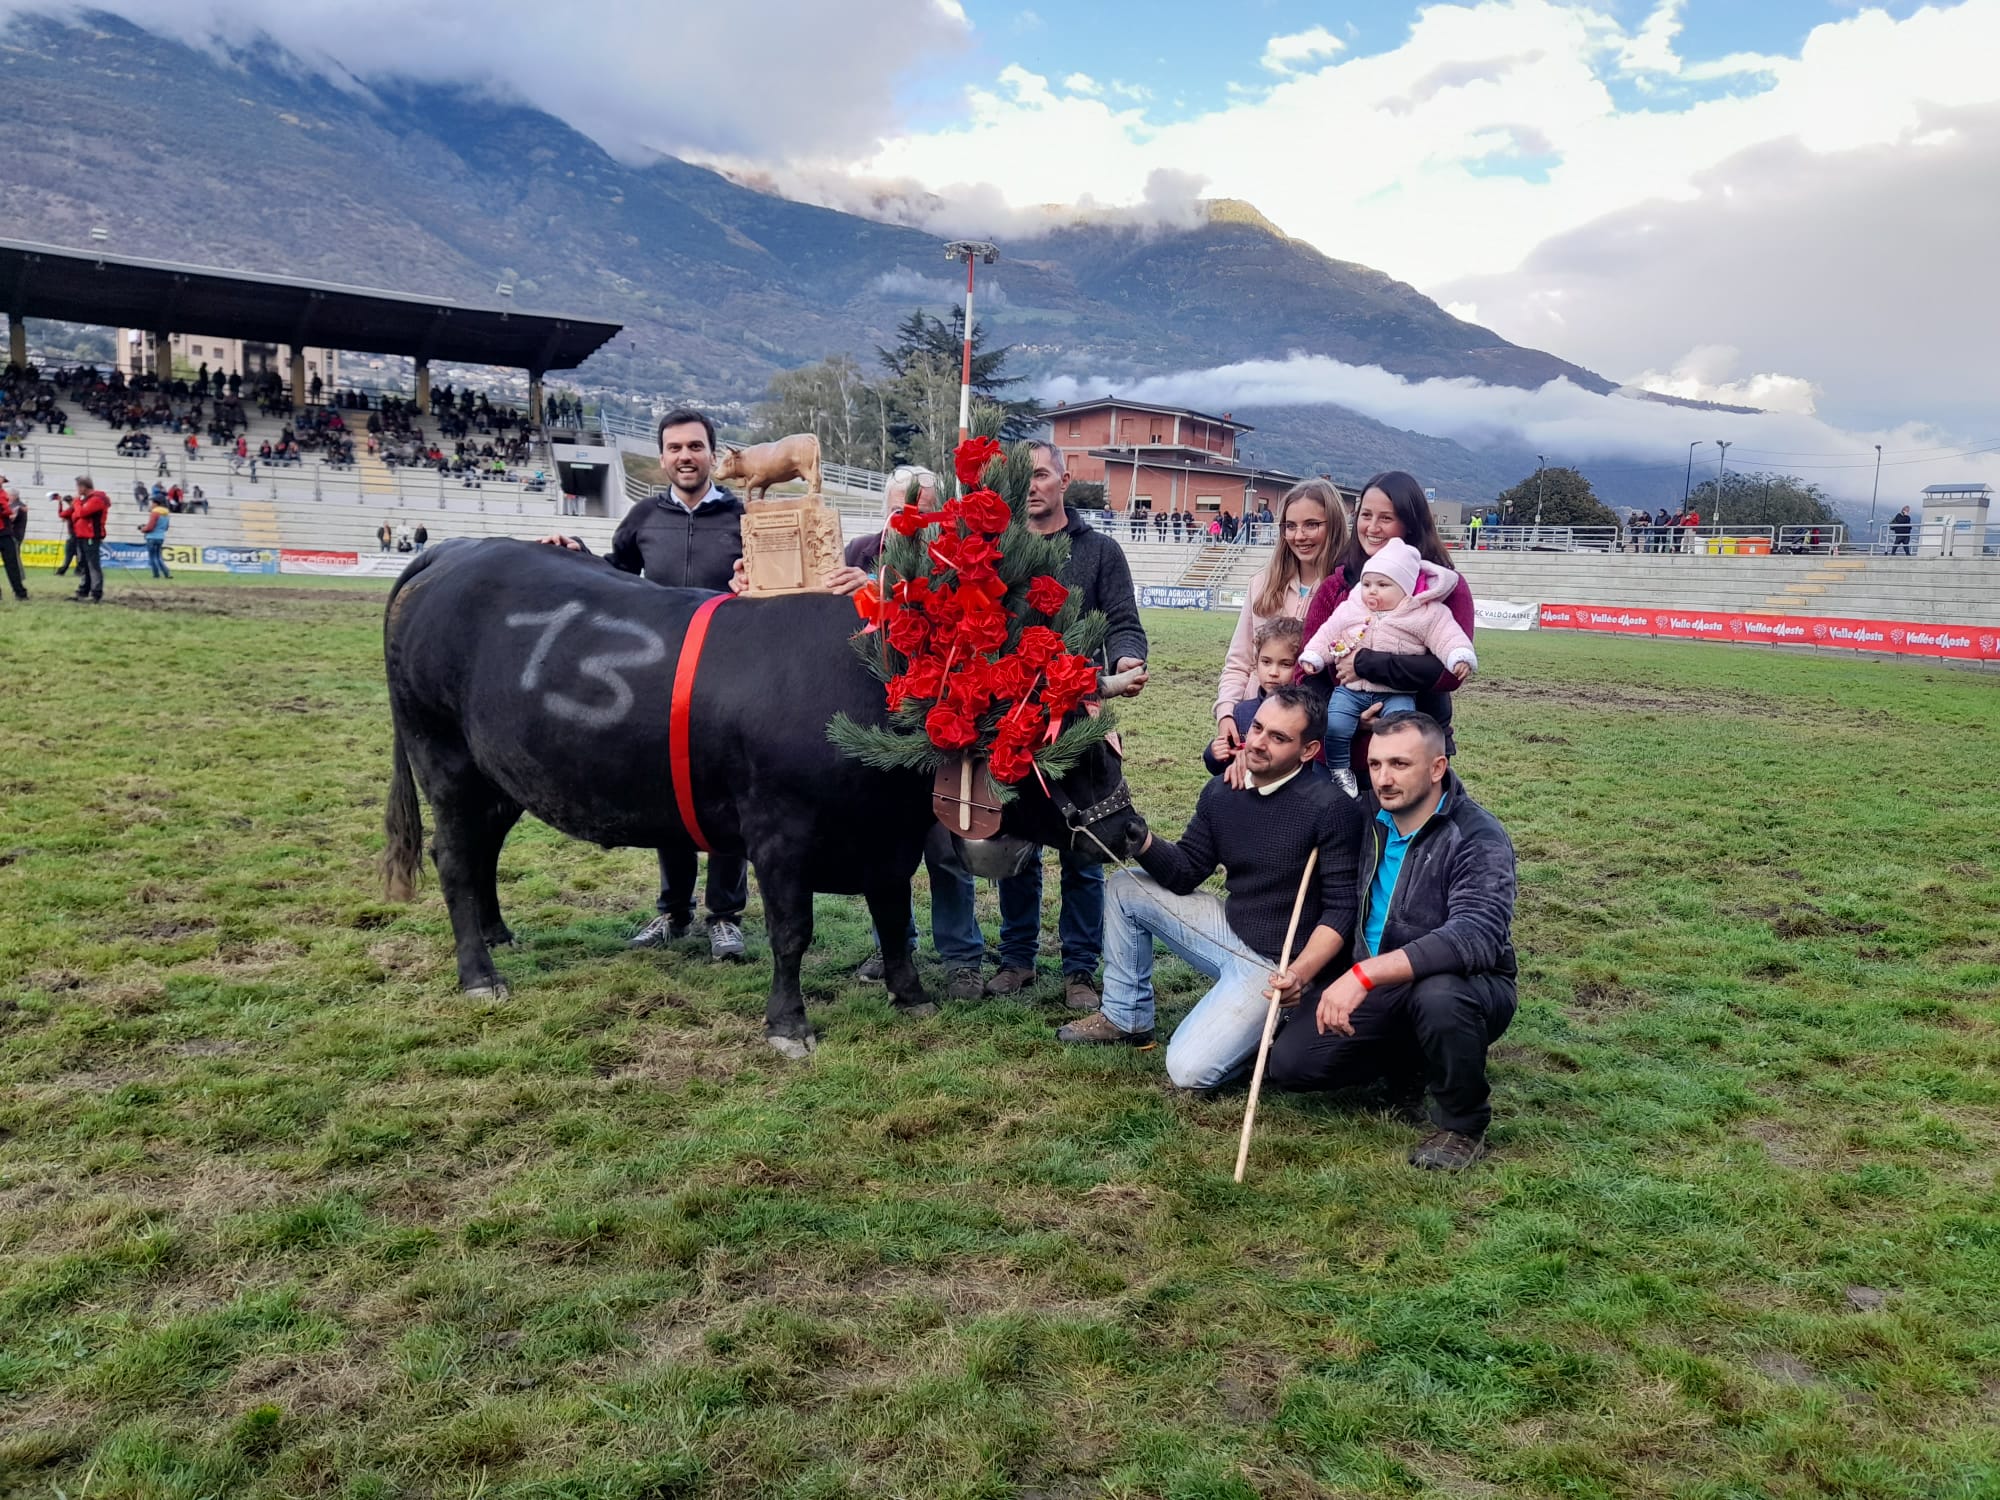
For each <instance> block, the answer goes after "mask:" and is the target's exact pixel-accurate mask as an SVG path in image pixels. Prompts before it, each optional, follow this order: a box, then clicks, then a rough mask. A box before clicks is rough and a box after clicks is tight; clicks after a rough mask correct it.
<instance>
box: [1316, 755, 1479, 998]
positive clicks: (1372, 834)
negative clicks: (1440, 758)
mask: <svg viewBox="0 0 2000 1500" xmlns="http://www.w3.org/2000/svg"><path fill="white" fill-rule="evenodd" d="M1387 838H1388V830H1387V829H1385V828H1384V827H1383V826H1382V824H1381V823H1380V821H1378V820H1377V819H1376V818H1374V817H1373V816H1372V815H1371V816H1370V818H1369V821H1368V830H1367V835H1366V837H1364V838H1363V839H1362V841H1361V868H1360V869H1359V870H1358V871H1357V872H1356V875H1355V880H1356V884H1357V886H1358V889H1359V893H1360V894H1359V900H1358V901H1357V903H1356V912H1355V918H1354V948H1355V952H1356V955H1357V956H1358V957H1363V958H1366V957H1372V956H1373V955H1372V954H1371V953H1368V952H1366V951H1364V950H1366V948H1367V944H1368V936H1367V934H1368V898H1369V895H1370V892H1371V890H1372V888H1373V886H1374V884H1375V867H1376V865H1377V864H1378V863H1379V862H1380V860H1381V858H1382V850H1383V848H1384V847H1385V844H1386V841H1387ZM1513 920H1514V844H1513V841H1512V840H1511V839H1509V838H1508V837H1507V830H1506V829H1504V828H1502V827H1501V826H1500V820H1499V819H1498V818H1496V817H1494V816H1493V814H1491V813H1490V812H1488V811H1487V810H1486V809H1485V808H1483V807H1481V806H1480V805H1479V804H1478V803H1477V802H1474V801H1473V800H1472V798H1471V797H1470V796H1469V795H1468V794H1467V792H1466V790H1465V783H1464V782H1462V781H1460V780H1459V779H1458V774H1457V772H1455V771H1447V772H1446V773H1445V804H1444V808H1443V810H1442V811H1440V812H1438V813H1436V814H1434V815H1433V816H1432V817H1431V820H1430V821H1429V822H1428V823H1426V824H1424V826H1423V827H1422V829H1420V830H1419V831H1418V833H1417V836H1416V838H1414V839H1413V840H1411V842H1410V847H1409V848H1408V849H1407V850H1406V851H1404V854H1403V868H1402V871H1401V873H1400V874H1399V875H1398V876H1397V878H1396V889H1395V891H1394V892H1393V893H1392V894H1391V895H1390V897H1389V920H1388V922H1387V923H1386V924H1384V926H1383V928H1382V946H1381V950H1380V951H1381V952H1384V953H1393V952H1394V951H1395V950H1396V949H1398V948H1401V949H1402V950H1403V952H1404V953H1405V955H1407V956H1408V958H1409V960H1410V967H1411V969H1412V970H1413V971H1414V973H1415V977H1416V978H1418V979H1422V978H1425V977H1426V976H1427V975H1431V974H1497V975H1501V976H1503V977H1505V978H1508V979H1511V978H1513V977H1514V943H1513V939H1512V936H1511V933H1510V929H1511V926H1512V924H1513Z"/></svg>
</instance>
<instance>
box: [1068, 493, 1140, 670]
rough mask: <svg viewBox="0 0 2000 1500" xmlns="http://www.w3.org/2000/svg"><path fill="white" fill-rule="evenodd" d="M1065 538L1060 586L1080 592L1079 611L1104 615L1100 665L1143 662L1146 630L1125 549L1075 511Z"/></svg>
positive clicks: (1109, 665) (1070, 518)
mask: <svg viewBox="0 0 2000 1500" xmlns="http://www.w3.org/2000/svg"><path fill="white" fill-rule="evenodd" d="M1063 532H1064V534H1065V535H1067V536H1068V537H1069V565H1068V566H1067V567H1065V568H1064V569H1063V582H1064V583H1066V584H1068V585H1069V586H1070V587H1071V588H1080V589H1082V590H1083V611H1084V613H1085V614H1089V613H1090V611H1092V610H1093V609H1101V610H1103V611H1104V624H1105V631H1104V664H1105V665H1106V666H1107V667H1116V666H1117V665H1118V662H1119V660H1120V659H1121V658H1123V657H1127V656H1131V657H1136V658H1138V659H1139V660H1140V661H1144V660H1145V659H1146V627H1145V626H1143V625H1141V624H1140V623H1139V597H1138V595H1137V593H1135V592H1134V591H1133V588H1132V568H1131V565H1130V564H1129V563H1127V562H1126V561H1125V549H1124V548H1122V547H1120V546H1119V545H1118V544H1117V543H1116V542H1114V541H1113V540H1112V539H1111V538H1110V537H1109V536H1108V535H1106V534H1105V533H1104V532H1102V531H1098V530H1096V529H1094V528H1093V527H1092V526H1091V525H1090V524H1089V523H1088V522H1086V521H1085V520H1084V519H1083V517H1082V516H1081V515H1079V514H1078V513H1077V512H1075V511H1071V512H1070V513H1069V524H1068V525H1067V526H1065V527H1064V528H1063Z"/></svg>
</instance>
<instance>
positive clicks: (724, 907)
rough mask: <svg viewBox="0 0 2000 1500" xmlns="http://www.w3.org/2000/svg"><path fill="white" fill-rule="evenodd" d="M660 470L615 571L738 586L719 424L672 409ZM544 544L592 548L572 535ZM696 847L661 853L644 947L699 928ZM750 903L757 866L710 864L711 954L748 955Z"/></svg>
mask: <svg viewBox="0 0 2000 1500" xmlns="http://www.w3.org/2000/svg"><path fill="white" fill-rule="evenodd" d="M660 467H661V468H663V469H665V470H666V473H667V486H668V487H667V488H666V489H664V490H662V491H660V492H659V493H658V494H656V495H654V496H653V497H652V498H651V499H648V500H641V501H640V502H639V503H638V504H637V505H634V506H633V507H632V508H631V509H630V510H629V511H627V512H626V513H625V519H624V520H622V521H620V522H619V523H618V530H617V531H616V532H614V533H613V534H612V537H611V556H610V558H609V559H607V560H608V561H609V562H610V564H611V566H612V567H614V568H617V569H619V570H620V571H622V572H626V573H638V574H640V575H642V576H643V577H645V578H646V579H647V580H648V581H649V582H652V583H662V584H665V585H667V586H668V587H669V588H682V589H706V590H707V591H708V592H710V593H721V592H723V591H724V590H726V589H729V588H730V587H731V582H730V580H731V575H732V574H733V573H734V572H735V568H736V560H737V559H738V558H740V557H741V556H742V555H743V502H742V501H741V500H739V499H737V498H736V497H735V496H734V495H732V494H730V493H729V491H728V490H725V489H723V488H721V487H720V486H719V485H717V484H715V483H714V481H713V479H712V478H711V476H712V475H713V474H714V472H715V424H714V423H713V422H711V421H709V419H708V418H707V417H706V416H704V415H703V414H702V413H700V412H698V411H688V410H681V411H670V412H668V413H667V414H666V415H665V416H664V417H662V418H660ZM542 540H543V541H544V542H549V543H552V544H554V545H556V546H561V547H569V548H571V549H573V550H574V551H578V552H588V551H589V550H590V549H589V548H588V547H586V546H584V545H583V543H582V542H581V541H579V540H578V539H577V538H576V537H573V536H545V537H543V538H542ZM699 858H700V856H698V855H697V854H696V853H695V852H694V850H693V849H692V848H687V849H662V850H661V851H660V896H659V900H658V902H657V903H656V908H655V909H656V910H657V912H658V913H659V914H658V915H657V916H655V917H654V918H653V920H652V921H650V922H648V923H647V924H646V925H645V926H644V927H642V928H640V929H639V931H638V932H637V933H636V934H635V935H634V936H633V938H632V944H633V946H634V947H640V948H659V947H664V946H666V944H668V943H670V942H674V941H676V940H678V939H679V938H682V937H685V936H686V935H687V932H688V929H689V928H690V927H691V926H692V925H693V922H694V887H695V873H696V865H697V861H698V859H699ZM749 900H750V867H749V865H748V863H747V862H746V861H745V860H744V859H743V858H742V857H741V856H739V855H730V854H711V855H709V857H708V887H707V890H706V891H705V892H704V901H705V904H706V905H707V907H708V951H709V953H710V955H711V956H712V957H715V958H732V959H735V958H742V957H743V925H742V924H743V908H744V906H745V905H747V904H748V902H749Z"/></svg>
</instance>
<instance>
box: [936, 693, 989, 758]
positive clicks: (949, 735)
mask: <svg viewBox="0 0 2000 1500" xmlns="http://www.w3.org/2000/svg"><path fill="white" fill-rule="evenodd" d="M924 733H925V734H927V735H929V736H930V737H931V743H932V744H933V745H936V746H937V747H938V749H940V750H963V749H964V748H965V747H966V746H967V745H970V744H971V743H972V742H973V741H974V740H976V739H978V738H979V726H978V725H977V724H975V723H974V722H973V721H972V718H971V716H970V715H967V714H962V713H960V712H959V711H958V710H957V709H955V708H953V707H952V706H951V705H950V704H948V703H940V704H939V705H938V706H937V707H936V708H934V709H932V710H931V711H930V712H929V713H928V714H926V715H924Z"/></svg>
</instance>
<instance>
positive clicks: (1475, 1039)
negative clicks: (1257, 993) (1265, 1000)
mask: <svg viewBox="0 0 2000 1500" xmlns="http://www.w3.org/2000/svg"><path fill="white" fill-rule="evenodd" d="M1368 778H1369V781H1370V783H1371V785H1372V786H1373V788H1374V792H1375V800H1376V802H1377V804H1378V805H1379V807H1380V811H1378V812H1377V813H1376V814H1375V820H1374V822H1373V823H1371V824H1369V825H1367V837H1366V838H1365V839H1364V840H1363V843H1362V848H1361V869H1360V872H1359V875H1358V877H1357V880H1356V885H1357V886H1358V888H1359V892H1360V897H1361V905H1360V909H1359V912H1358V913H1357V916H1356V919H1355V923H1354V956H1355V958H1356V960H1357V962H1355V963H1354V965H1353V966H1352V967H1351V968H1349V969H1348V970H1347V972H1346V973H1344V974H1341V975H1339V976H1338V977H1336V978H1335V979H1334V980H1333V982H1332V983H1330V984H1329V985H1327V987H1326V990H1325V992H1324V993H1323V994H1322V995H1321V996H1320V998H1319V1005H1318V1007H1317V1010H1316V1011H1315V1012H1314V1013H1312V1014H1310V1015H1308V1014H1307V1013H1305V1012H1303V1011H1302V1012H1300V1013H1299V1014H1297V1015H1294V1016H1292V1017H1291V1018H1290V1019H1289V1020H1288V1021H1286V1022H1285V1024H1284V1029H1283V1030H1281V1031H1280V1032H1279V1033H1278V1037H1277V1040H1276V1041H1274V1042H1273V1043H1272V1044H1271V1059H1270V1062H1269V1064H1268V1065H1267V1070H1266V1072H1265V1075H1264V1076H1265V1080H1266V1081H1267V1082H1268V1083H1270V1084H1271V1085H1272V1086H1273V1087H1274V1088H1293V1089H1337V1088H1344V1087H1346V1086H1348V1085H1350V1084H1361V1083H1371V1082H1373V1081H1375V1080H1376V1079H1381V1078H1386V1079H1387V1080H1388V1082H1389V1089H1390V1095H1391V1097H1392V1098H1394V1099H1398V1100H1400V1101H1402V1102H1403V1103H1405V1104H1407V1105H1408V1106H1409V1107H1410V1108H1411V1110H1412V1111H1413V1112H1414V1111H1415V1110H1416V1109H1417V1108H1419V1107H1421V1105H1422V1102H1423V1095H1424V1092H1425V1090H1427V1089H1428V1090H1429V1092H1430V1096H1431V1111H1430V1118H1431V1123H1432V1124H1433V1125H1434V1126H1436V1130H1435V1132H1434V1133H1433V1134H1432V1135H1431V1136H1430V1137H1429V1138H1428V1139H1427V1140H1425V1141H1424V1142H1423V1143H1422V1144H1421V1145H1419V1146H1418V1147H1417V1148H1416V1149H1415V1150H1413V1151H1412V1152H1411V1153H1410V1165H1411V1166H1414V1167H1427V1168H1430V1169H1432V1170H1435V1171H1457V1170H1459V1169H1460V1168H1463V1167H1469V1166H1471V1165H1472V1164H1473V1163H1474V1162H1475V1161H1477V1160H1479V1158H1480V1157H1481V1156H1482V1155H1484V1154H1485V1150H1486V1144H1485V1142H1486V1125H1487V1122H1488V1121H1489V1120H1490V1119H1492V1117H1493V1107H1492V1096H1491V1093H1490V1091H1489V1090H1488V1088H1487V1086H1486V1049H1487V1048H1488V1047H1489V1046H1490V1045H1492V1043H1494V1042H1495V1041H1497V1040H1499V1037H1500V1034H1501V1033H1502V1032H1504V1031H1505V1030H1506V1029H1507V1023H1508V1022H1509V1021H1511V1020H1513V1019H1514V944H1513V940H1512V938H1511V936H1510V929H1511V926H1512V923H1513V918H1514V845H1513V842H1512V841H1511V840H1510V839H1509V838H1508V837H1507V830H1506V829H1504V828H1502V827H1501V826H1500V820H1499V819H1497V818H1495V817H1494V816H1493V814H1491V813H1490V812H1488V811H1487V810H1486V809H1485V808H1483V807H1481V806H1480V805H1479V804H1478V803H1476V802H1474V801H1473V800H1472V798H1471V797H1469V796H1467V795H1466V791H1465V785H1464V783H1462V782H1461V781H1460V780H1459V779H1458V777H1457V776H1455V775H1453V774H1452V769H1451V762H1450V761H1449V760H1448V759H1447V758H1446V756H1445V738H1444V730H1443V729H1442V728H1441V727H1440V726H1439V725H1438V722H1437V721H1436V720H1435V719H1433V718H1431V717H1430V716H1429V715H1428V714H1418V713H1404V714H1387V715H1384V716H1383V718H1382V719H1381V720H1380V721H1379V722H1378V723H1377V724H1376V725H1375V733H1374V735H1373V737H1372V738H1370V740H1369V741H1368Z"/></svg>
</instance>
